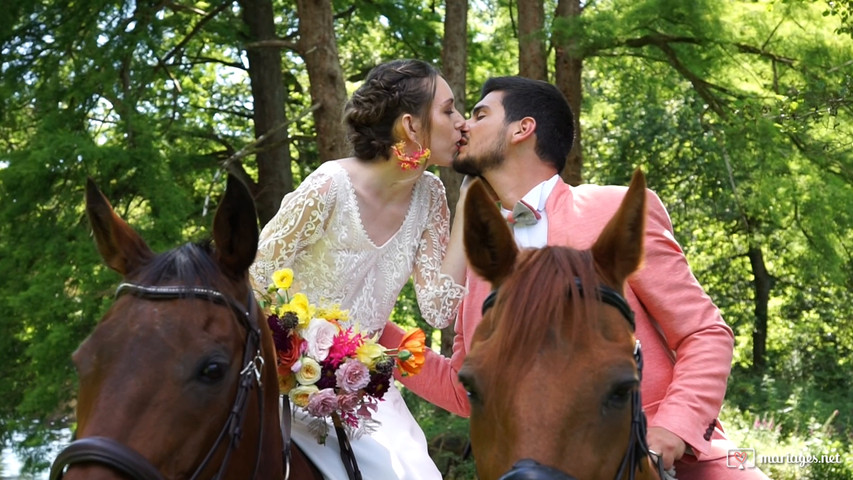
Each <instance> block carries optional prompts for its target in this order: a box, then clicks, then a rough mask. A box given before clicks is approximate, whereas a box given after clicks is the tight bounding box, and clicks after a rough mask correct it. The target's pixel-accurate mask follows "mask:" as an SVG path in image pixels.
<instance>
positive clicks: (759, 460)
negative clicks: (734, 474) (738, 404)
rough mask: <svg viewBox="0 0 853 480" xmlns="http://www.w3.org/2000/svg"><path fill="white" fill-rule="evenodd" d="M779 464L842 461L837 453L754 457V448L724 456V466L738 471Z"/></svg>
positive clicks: (736, 450) (804, 464)
mask: <svg viewBox="0 0 853 480" xmlns="http://www.w3.org/2000/svg"><path fill="white" fill-rule="evenodd" d="M780 463H786V464H789V465H798V466H800V467H805V466H806V465H809V464H812V463H842V461H841V454H839V453H836V454H835V455H809V454H807V453H803V454H796V455H792V454H784V455H756V454H755V449H754V448H734V449H731V450H729V451H728V455H727V456H726V465H727V466H728V467H729V468H737V469H739V470H745V469H747V468H755V466H756V465H763V464H780Z"/></svg>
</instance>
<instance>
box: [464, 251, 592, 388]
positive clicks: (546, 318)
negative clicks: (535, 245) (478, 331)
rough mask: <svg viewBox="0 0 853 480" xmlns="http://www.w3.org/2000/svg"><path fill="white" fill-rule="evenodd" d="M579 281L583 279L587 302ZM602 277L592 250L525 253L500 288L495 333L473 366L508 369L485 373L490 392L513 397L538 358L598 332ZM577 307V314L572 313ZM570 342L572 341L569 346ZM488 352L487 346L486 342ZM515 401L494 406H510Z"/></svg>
mask: <svg viewBox="0 0 853 480" xmlns="http://www.w3.org/2000/svg"><path fill="white" fill-rule="evenodd" d="M575 278H578V279H580V283H581V285H582V288H583V291H584V292H588V293H586V294H585V295H583V296H581V295H580V294H579V293H578V287H577V284H576V283H575V280H574V279H575ZM597 286H598V275H597V273H596V269H595V265H594V263H593V258H592V254H591V252H590V251H589V250H575V249H572V248H568V247H557V246H546V247H544V248H541V249H528V250H524V251H522V255H521V258H520V260H519V262H518V264H517V265H516V268H515V270H514V272H513V273H512V274H511V275H510V276H509V277H508V278H507V279H506V281H505V282H504V283H503V284H502V285H501V287H500V293H499V295H498V299H497V302H496V303H495V305H494V307H493V308H492V309H491V310H490V311H489V312H487V315H491V316H492V318H490V320H489V321H490V322H491V326H492V331H491V334H490V335H489V337H488V345H489V346H488V348H484V349H482V350H481V351H480V352H478V354H477V355H476V357H475V358H472V360H473V361H475V362H477V363H478V364H480V365H481V366H482V365H492V366H495V365H501V366H502V368H479V369H478V371H480V372H482V377H481V379H480V380H481V381H482V382H484V384H485V385H484V386H485V387H486V389H487V391H490V392H510V391H512V389H513V385H512V383H513V382H515V381H516V379H518V378H521V377H522V376H524V374H525V372H526V371H528V365H529V363H531V362H532V361H533V360H534V359H535V357H536V354H537V353H538V352H540V351H542V349H543V348H546V347H548V346H549V345H557V344H559V343H561V342H565V343H567V345H564V346H562V348H570V347H569V345H568V343H572V344H574V343H575V342H574V340H577V339H576V337H577V335H579V334H582V333H583V332H587V331H589V330H590V329H592V328H594V325H589V324H590V323H592V322H595V319H596V318H597V316H596V315H593V313H594V312H595V311H596V310H595V309H597V308H598V302H597V301H596V295H595V294H594V293H593V292H597ZM569 304H571V310H569ZM564 339H567V340H565V341H564ZM484 346H485V342H484ZM511 398H512V396H511V395H501V396H500V399H490V401H501V402H509V400H510V399H511Z"/></svg>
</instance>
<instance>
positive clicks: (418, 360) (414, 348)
mask: <svg viewBox="0 0 853 480" xmlns="http://www.w3.org/2000/svg"><path fill="white" fill-rule="evenodd" d="M425 341H426V334H425V333H424V331H423V330H421V329H420V328H418V329H416V330H412V331H411V332H409V333H407V334H406V335H405V336H404V337H403V340H401V341H400V346H399V347H398V348H397V365H398V366H399V367H400V370H401V371H402V372H403V376H406V375H417V374H418V373H419V372H420V371H421V367H423V366H424V360H425V354H424V349H426V344H425Z"/></svg>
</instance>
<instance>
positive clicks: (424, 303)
mask: <svg viewBox="0 0 853 480" xmlns="http://www.w3.org/2000/svg"><path fill="white" fill-rule="evenodd" d="M431 181H432V183H431V184H430V189H429V190H430V200H429V205H430V212H429V217H428V218H427V225H426V229H424V232H423V234H422V235H421V239H420V242H419V244H418V251H417V256H416V257H415V269H414V272H413V277H414V286H415V294H416V295H417V298H418V306H419V307H420V309H421V315H422V316H423V317H424V320H426V321H427V323H429V324H430V325H432V326H433V327H435V328H444V327H446V326H448V325H449V324H450V322H451V321H453V319H454V318H455V316H456V310H457V309H458V308H459V302H460V301H461V300H462V297H464V296H465V294H466V293H467V290H466V288H465V287H464V286H463V285H459V284H457V283H456V282H454V280H453V277H451V276H450V275H447V274H444V273H441V262H442V260H443V259H444V253H445V250H446V249H447V242H448V239H449V236H450V210H448V208H447V199H446V198H445V196H444V185H443V184H442V183H441V180H439V179H438V178H436V177H431Z"/></svg>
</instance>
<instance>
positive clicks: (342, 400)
mask: <svg viewBox="0 0 853 480" xmlns="http://www.w3.org/2000/svg"><path fill="white" fill-rule="evenodd" d="M360 403H361V395H359V394H358V393H342V394H340V395H338V410H340V411H342V412H351V411H353V410H355V409H356V408H357V407H358V406H359V404H360Z"/></svg>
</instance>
